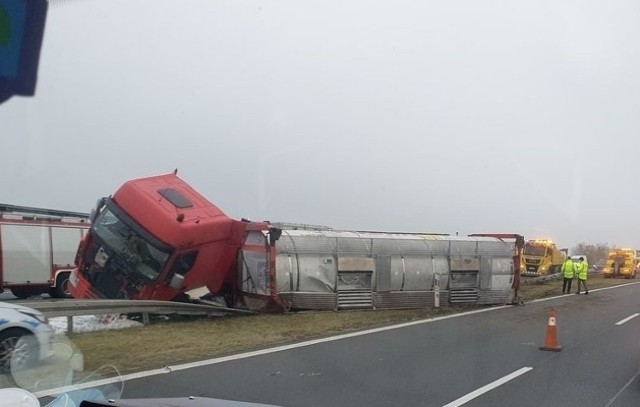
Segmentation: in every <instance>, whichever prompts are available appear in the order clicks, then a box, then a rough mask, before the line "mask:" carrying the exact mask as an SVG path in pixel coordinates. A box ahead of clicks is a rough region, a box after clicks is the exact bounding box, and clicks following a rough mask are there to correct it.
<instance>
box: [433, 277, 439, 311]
mask: <svg viewBox="0 0 640 407" xmlns="http://www.w3.org/2000/svg"><path fill="white" fill-rule="evenodd" d="M433 306H434V307H435V308H440V274H439V273H436V274H434V275H433Z"/></svg>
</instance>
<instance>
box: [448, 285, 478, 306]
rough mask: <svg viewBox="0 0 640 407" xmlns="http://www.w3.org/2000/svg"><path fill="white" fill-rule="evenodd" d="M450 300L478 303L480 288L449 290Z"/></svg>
mask: <svg viewBox="0 0 640 407" xmlns="http://www.w3.org/2000/svg"><path fill="white" fill-rule="evenodd" d="M449 302H452V303H469V304H472V303H476V302H478V290H476V289H473V288H469V289H458V290H451V291H450V292H449Z"/></svg>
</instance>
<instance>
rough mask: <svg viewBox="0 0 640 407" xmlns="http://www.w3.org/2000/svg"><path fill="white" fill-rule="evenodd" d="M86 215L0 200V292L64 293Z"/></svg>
mask: <svg viewBox="0 0 640 407" xmlns="http://www.w3.org/2000/svg"><path fill="white" fill-rule="evenodd" d="M88 219H89V215H88V214H85V213H78V212H69V211H58V210H52V209H42V208H32V207H26V206H15V205H8V204H0V283H1V285H0V292H2V291H4V290H11V292H12V293H13V295H15V296H16V297H19V298H27V297H30V296H32V295H38V294H42V293H49V294H51V296H54V297H66V296H68V287H67V286H68V281H69V275H70V274H71V270H73V268H74V258H75V255H76V252H77V249H78V244H79V242H80V240H81V239H82V237H83V236H84V234H85V232H86V231H87V230H88V229H89V223H88Z"/></svg>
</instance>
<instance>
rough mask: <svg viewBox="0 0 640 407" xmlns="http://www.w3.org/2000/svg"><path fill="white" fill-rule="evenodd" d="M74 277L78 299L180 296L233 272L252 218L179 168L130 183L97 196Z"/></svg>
mask: <svg viewBox="0 0 640 407" xmlns="http://www.w3.org/2000/svg"><path fill="white" fill-rule="evenodd" d="M92 219H93V223H92V225H91V229H90V230H89V233H88V234H87V235H86V237H85V238H84V239H83V241H82V243H81V245H80V247H79V249H78V256H77V257H78V258H77V263H76V264H77V268H76V269H75V270H74V272H73V273H72V275H71V278H70V283H71V284H70V291H71V294H72V295H73V297H75V298H121V299H157V300H175V299H179V298H180V296H182V295H184V294H183V293H184V292H186V291H188V290H191V289H195V288H199V287H203V286H206V287H207V288H208V289H209V291H210V292H213V293H217V292H220V291H222V290H223V289H225V288H229V289H233V287H227V285H231V286H233V285H234V284H237V281H236V279H235V274H234V273H232V271H233V269H234V267H236V265H237V263H236V261H237V254H238V250H239V248H240V245H241V244H242V241H243V239H244V236H245V231H246V228H247V225H248V224H249V223H248V222H245V221H236V220H233V219H231V218H229V217H228V216H227V215H225V214H224V213H223V212H222V211H221V210H220V209H219V208H218V207H216V206H215V205H214V204H212V203H211V202H209V201H208V200H207V199H206V198H204V197H203V196H202V195H200V194H199V193H198V192H196V191H195V190H194V189H193V188H191V187H190V186H189V185H188V184H187V183H185V182H184V181H183V180H182V179H180V178H178V177H177V176H176V174H175V173H173V174H167V175H160V176H156V177H149V178H141V179H136V180H131V181H128V182H126V183H125V184H124V185H123V186H122V187H120V189H118V191H117V192H116V193H115V194H114V195H113V197H112V198H103V199H101V200H100V201H99V203H98V205H97V207H96V209H95V210H94V212H93V214H92Z"/></svg>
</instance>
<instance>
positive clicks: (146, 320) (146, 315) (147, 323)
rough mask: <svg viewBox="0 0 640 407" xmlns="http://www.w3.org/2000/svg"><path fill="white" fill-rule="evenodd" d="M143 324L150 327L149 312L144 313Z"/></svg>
mask: <svg viewBox="0 0 640 407" xmlns="http://www.w3.org/2000/svg"><path fill="white" fill-rule="evenodd" d="M142 323H143V324H144V325H149V313H148V312H143V313H142Z"/></svg>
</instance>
